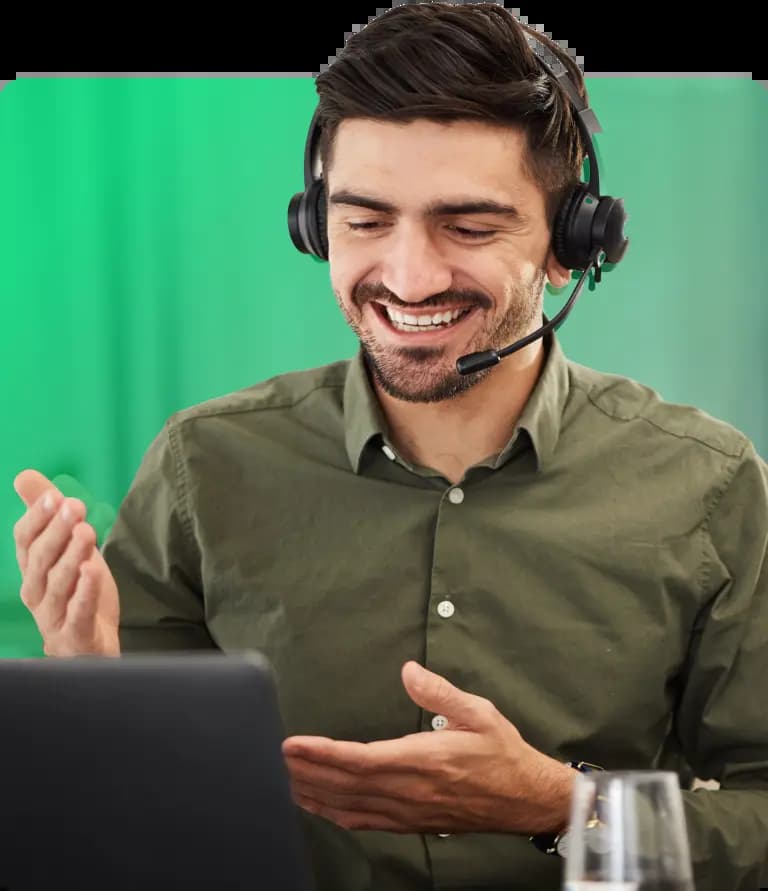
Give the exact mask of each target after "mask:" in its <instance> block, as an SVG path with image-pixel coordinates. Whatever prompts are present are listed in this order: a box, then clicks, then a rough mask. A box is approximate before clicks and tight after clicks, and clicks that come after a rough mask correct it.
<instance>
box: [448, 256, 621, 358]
mask: <svg viewBox="0 0 768 891" xmlns="http://www.w3.org/2000/svg"><path fill="white" fill-rule="evenodd" d="M604 256H605V255H604V253H603V250H602V248H599V249H598V250H597V251H595V253H594V256H593V257H592V259H591V260H590V261H589V263H588V264H587V268H586V269H585V270H584V272H582V274H581V277H580V278H579V281H578V283H577V285H576V287H575V288H574V289H573V292H572V294H571V296H570V297H569V298H568V302H567V303H566V304H565V306H564V307H563V308H562V309H561V310H560V312H559V313H558V314H557V315H556V316H555V317H554V318H553V319H552V320H551V321H549V322H547V323H546V324H545V325H542V326H541V328H538V329H537V330H536V331H534V332H533V333H532V334H528V335H527V336H526V337H523V338H521V339H520V340H516V341H515V342H514V343H513V344H511V345H510V346H508V347H504V349H503V350H482V351H481V352H479V353H469V355H467V356H461V357H460V358H459V359H458V360H457V362H456V370H457V371H458V372H459V374H471V373H472V372H473V371H483V369H485V368H490V367H491V366H492V365H496V364H498V363H499V362H501V360H502V359H503V358H504V357H505V356H509V355H510V354H511V353H516V352H517V351H518V350H521V349H522V348H523V347H526V346H528V344H529V343H533V341H534V340H537V339H538V338H539V337H543V336H544V335H545V334H547V333H548V332H549V331H557V329H558V328H559V327H560V326H561V325H562V324H563V322H564V321H565V320H566V319H567V318H568V313H569V312H570V311H571V309H572V308H573V304H574V303H575V302H576V298H577V297H578V296H579V294H580V293H581V289H582V287H583V285H584V282H585V281H586V278H587V276H588V275H589V273H590V272H591V271H592V270H593V269H594V270H595V281H598V282H599V281H600V267H601V266H602V263H603V259H604Z"/></svg>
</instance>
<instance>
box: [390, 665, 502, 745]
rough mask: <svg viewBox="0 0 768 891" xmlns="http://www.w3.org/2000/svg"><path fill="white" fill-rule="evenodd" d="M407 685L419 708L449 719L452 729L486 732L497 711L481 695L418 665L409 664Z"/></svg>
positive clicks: (404, 675)
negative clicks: (484, 730) (470, 691)
mask: <svg viewBox="0 0 768 891" xmlns="http://www.w3.org/2000/svg"><path fill="white" fill-rule="evenodd" d="M401 675H402V679H403V686H404V687H405V689H406V692H407V693H408V695H409V696H410V697H411V699H412V700H413V701H414V702H415V703H416V705H419V706H421V708H423V709H425V710H426V711H428V712H435V714H439V715H443V716H444V717H445V718H447V719H448V728H447V729H449V730H459V729H463V730H482V729H484V728H486V727H487V726H488V725H489V715H490V714H491V713H492V712H495V709H494V708H493V706H492V705H491V703H490V702H488V700H487V699H483V698H482V697H480V696H475V695H474V694H473V693H467V692H465V691H464V690H460V689H459V688H458V687H456V686H454V685H453V684H452V683H451V682H450V681H448V680H446V679H445V678H444V677H442V676H441V675H439V674H435V673H434V672H433V671H430V670H429V669H427V668H424V667H423V666H421V665H419V664H418V662H406V663H405V665H404V666H403V669H402V673H401Z"/></svg>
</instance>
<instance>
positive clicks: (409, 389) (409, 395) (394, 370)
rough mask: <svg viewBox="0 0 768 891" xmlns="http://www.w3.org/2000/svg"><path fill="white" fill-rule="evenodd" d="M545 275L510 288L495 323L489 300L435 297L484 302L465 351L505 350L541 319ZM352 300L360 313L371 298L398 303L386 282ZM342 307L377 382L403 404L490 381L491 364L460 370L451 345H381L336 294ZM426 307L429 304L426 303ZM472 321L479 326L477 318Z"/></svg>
mask: <svg viewBox="0 0 768 891" xmlns="http://www.w3.org/2000/svg"><path fill="white" fill-rule="evenodd" d="M544 282H545V273H544V272H543V271H540V272H539V273H538V274H537V276H536V278H535V280H534V282H533V284H531V285H528V286H521V285H516V286H511V287H510V289H509V291H510V293H509V300H508V308H507V312H506V313H505V315H504V317H503V318H502V319H501V320H500V321H498V322H496V323H494V322H493V320H492V319H491V317H490V315H489V314H488V312H489V308H490V306H491V304H490V301H489V300H488V298H487V297H486V296H485V295H483V294H480V293H476V292H472V291H445V292H443V293H442V294H441V295H439V296H436V297H435V298H434V299H433V301H432V303H433V304H434V305H435V306H437V305H440V304H444V305H457V306H458V305H461V304H466V303H471V304H472V305H474V304H478V305H479V310H478V311H479V313H480V314H481V316H482V323H481V327H480V329H479V330H478V331H477V332H476V333H475V335H474V336H473V337H472V339H471V340H470V341H469V342H468V343H467V345H466V348H465V349H464V350H463V353H462V354H463V355H466V354H469V353H474V352H479V351H481V350H489V349H493V350H501V349H502V348H503V347H505V346H508V345H509V344H511V343H514V342H515V341H517V340H519V339H520V338H522V337H525V336H526V334H528V333H529V332H530V331H531V330H532V329H533V328H534V326H537V325H538V324H539V322H540V320H541V317H542V294H543V287H544ZM352 299H353V301H354V304H355V307H356V308H357V310H358V313H361V312H362V307H363V305H364V304H365V303H367V302H369V301H370V300H373V299H376V300H384V301H387V300H391V302H392V304H393V305H396V306H399V305H400V304H399V302H398V301H397V299H396V298H392V295H391V292H389V291H388V290H387V289H386V288H385V287H383V286H382V285H369V284H366V285H364V286H360V287H359V288H356V289H354V290H353V293H352ZM337 300H338V303H339V307H340V309H341V311H342V313H343V315H344V317H345V319H346V321H347V324H348V325H349V326H350V328H351V329H352V331H353V332H354V333H355V335H356V336H357V339H358V341H359V342H360V347H361V350H362V357H363V360H364V362H365V364H366V367H367V368H368V371H369V373H370V374H371V375H373V377H374V379H375V381H376V382H377V383H378V385H379V386H380V387H381V388H382V389H383V390H384V392H385V393H387V394H388V395H390V396H392V397H394V398H395V399H400V400H402V401H404V402H442V401H444V400H446V399H453V398H455V397H457V396H459V395H461V394H462V393H466V392H468V391H469V390H471V389H472V388H473V387H476V386H477V385H478V384H479V383H480V382H481V381H483V380H485V378H487V377H488V375H489V374H491V372H492V371H493V366H492V367H491V368H486V369H483V370H481V371H475V372H472V373H471V374H459V372H458V371H457V370H456V359H458V358H459V356H458V355H457V356H455V357H451V356H450V355H449V354H447V353H448V350H449V349H450V347H449V346H442V345H441V346H435V347H425V346H421V347H395V346H391V345H390V346H384V345H382V344H381V343H379V342H378V341H377V340H376V339H375V337H374V336H373V335H372V334H371V332H370V331H368V330H365V331H364V330H362V328H361V325H360V322H359V321H358V318H357V317H353V316H352V315H351V313H350V311H349V309H348V307H346V306H345V304H344V303H343V302H342V300H341V299H340V298H339V295H338V294H337ZM422 305H427V306H428V305H430V303H429V302H427V301H425V302H424V303H423V304H422ZM473 324H477V323H476V322H473Z"/></svg>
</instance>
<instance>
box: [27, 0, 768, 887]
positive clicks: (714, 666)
mask: <svg viewBox="0 0 768 891" xmlns="http://www.w3.org/2000/svg"><path fill="white" fill-rule="evenodd" d="M525 33H526V29H525V28H523V26H522V25H521V24H520V23H519V22H518V21H517V20H516V19H514V18H513V17H512V16H511V15H510V14H509V13H508V12H507V11H506V10H504V9H503V8H501V7H499V6H497V5H494V4H479V5H476V6H472V5H467V6H462V7H455V6H451V5H448V4H440V3H435V4H421V5H412V6H403V7H398V8H396V9H393V10H391V11H388V12H387V13H385V14H383V15H382V16H380V17H379V18H378V19H376V20H375V21H374V22H372V23H371V24H369V25H368V26H367V27H366V28H364V29H362V30H361V31H360V32H359V33H357V34H355V35H353V36H352V37H351V38H350V40H349V41H348V43H347V46H346V48H345V51H344V52H343V53H342V54H341V56H340V57H339V59H338V60H337V61H336V62H335V63H334V64H333V65H332V66H330V67H329V68H328V70H327V71H325V72H324V73H323V74H322V75H320V76H319V77H318V78H317V86H318V93H319V94H320V109H321V111H322V114H323V120H324V124H325V126H324V134H325V137H326V138H330V137H332V139H331V140H330V141H328V142H324V144H323V148H322V151H323V180H324V188H325V190H326V196H327V224H326V226H327V240H328V259H329V261H330V277H331V282H332V285H333V290H334V293H335V294H336V297H337V299H338V302H339V307H340V309H341V312H342V313H343V316H344V318H345V319H346V321H347V323H348V324H349V325H350V327H351V328H352V330H353V331H354V332H355V334H356V335H357V336H358V338H359V341H360V346H361V348H360V352H359V354H358V355H357V356H355V357H354V358H353V359H352V360H340V361H338V362H336V363H333V364H331V365H329V366H326V367H323V368H318V369H314V370H311V371H302V372H296V373H293V374H285V375H281V376H279V377H276V378H273V379H271V380H268V381H264V382H262V383H259V384H257V385H255V386H253V387H250V388H248V389H245V390H243V391H240V392H237V393H234V394H231V395H229V396H226V397H222V398H220V399H216V400H212V401H210V402H207V403H205V404H203V405H200V406H196V407H192V408H189V409H186V410H184V411H179V412H178V413H176V414H175V415H174V416H173V417H171V418H170V419H169V420H168V422H167V423H166V425H165V426H164V427H163V429H162V431H161V432H160V433H159V434H158V436H157V438H156V439H155V440H154V442H153V443H152V444H151V445H150V447H149V449H148V451H147V453H146V455H145V457H144V460H143V461H142V464H141V467H140V468H139V470H138V473H137V476H136V479H135V480H134V482H133V485H132V486H131V489H130V491H129V492H128V494H127V496H126V498H125V500H124V502H123V504H122V505H121V509H120V513H119V516H118V518H117V521H116V523H115V525H114V527H113V530H112V532H111V534H110V537H109V539H108V541H107V542H106V544H105V546H104V548H103V552H102V553H100V552H99V550H98V549H97V548H96V547H95V535H94V533H93V530H92V529H91V527H90V526H89V524H88V523H87V521H86V518H85V517H84V509H83V505H82V503H81V502H78V501H77V500H76V499H64V510H63V511H62V512H58V513H56V512H55V509H56V508H57V506H58V505H59V504H61V502H62V498H61V496H60V495H59V494H58V493H56V492H55V491H52V490H51V486H50V484H49V483H48V481H47V480H45V479H44V478H42V477H41V476H40V475H39V474H37V473H36V472H35V471H33V470H28V471H25V472H23V473H22V474H20V475H19V477H18V478H17V481H16V486H17V490H18V491H19V494H20V495H21V497H22V498H23V499H24V501H25V503H26V504H27V505H28V510H27V512H26V513H25V515H24V517H22V519H21V520H20V521H19V523H18V524H17V527H16V530H15V535H16V543H17V553H18V559H19V565H20V568H21V571H22V577H23V583H22V588H21V596H22V599H23V601H24V603H25V604H26V605H27V606H28V608H29V609H30V610H31V611H32V613H33V615H34V617H35V621H36V622H37V624H38V627H39V629H40V632H41V635H42V637H43V640H44V643H45V652H46V653H47V654H48V655H50V656H59V657H66V656H70V655H73V654H76V653H101V654H107V655H112V656H118V655H119V654H120V653H121V652H128V651H139V650H171V649H192V648H209V647H218V648H221V649H222V650H240V649H243V648H255V649H258V650H261V651H262V652H264V653H265V654H266V655H267V657H268V658H269V659H270V660H271V662H272V664H273V666H274V668H275V672H276V677H277V681H278V686H279V695H280V700H281V707H282V709H283V716H284V721H285V725H286V729H287V732H288V734H289V739H287V740H286V742H285V747H284V751H285V755H286V759H287V763H288V765H289V768H290V770H291V774H292V781H293V788H294V794H295V798H296V801H297V803H298V804H299V805H300V806H301V808H302V809H303V811H302V812H303V814H304V815H305V818H306V821H307V829H308V838H309V839H310V842H311V849H312V853H313V857H314V863H315V873H316V876H317V879H318V886H319V888H321V889H334V891H343V889H354V891H364V889H370V891H385V889H387V891H388V889H403V891H411V889H414V891H415V889H426V888H433V887H442V888H449V887H450V888H461V889H473V888H478V889H479V888H484V889H488V888H505V889H522V888H526V889H528V888H530V889H537V891H545V889H556V888H559V887H560V877H561V871H562V862H563V861H562V859H561V858H560V857H559V856H557V855H554V856H553V855H548V854H546V853H543V852H542V851H541V850H539V847H540V846H541V845H539V846H537V845H536V844H533V843H532V842H531V837H534V838H535V839H537V840H539V842H540V841H541V840H542V839H544V840H546V839H547V838H550V839H551V838H554V837H556V836H557V834H558V833H559V832H560V831H561V830H563V829H564V828H565V827H566V824H567V821H568V814H569V807H570V795H571V789H572V786H573V781H574V777H575V776H576V771H575V770H574V769H573V767H571V766H569V764H568V763H567V762H579V761H587V762H592V763H594V764H597V765H599V766H601V767H603V768H608V769H620V768H637V769H648V768H652V767H656V766H659V765H667V764H669V765H672V764H674V765H677V766H678V767H679V770H680V773H681V777H690V776H691V775H692V776H697V777H700V778H703V779H714V780H716V781H717V782H718V783H719V785H720V788H719V789H697V790H695V791H694V790H693V789H689V788H685V789H684V791H683V795H684V799H685V809H686V817H687V821H688V832H689V838H690V844H691V853H692V859H693V865H694V870H695V878H696V887H697V889H698V891H726V889H728V891H747V889H755V888H757V887H759V884H760V879H761V876H763V877H764V878H763V880H765V879H768V870H766V865H767V864H768V709H767V708H766V704H765V701H766V700H765V695H764V692H763V691H764V684H765V677H766V674H768V568H767V567H768V563H767V562H766V559H767V558H766V543H767V542H768V469H767V468H766V465H765V463H764V461H763V460H762V459H761V458H760V457H759V456H758V455H757V454H756V451H755V448H754V446H753V445H752V444H751V443H750V442H749V441H748V440H747V438H746V437H745V436H744V435H743V434H742V433H740V432H739V431H737V430H734V429H733V428H732V427H731V426H729V425H727V424H725V423H723V422H720V421H718V420H716V419H713V418H710V417H708V416H706V415H705V414H703V413H701V412H699V411H697V410H695V409H692V408H687V407H682V406H674V405H669V404H666V403H664V402H663V401H662V400H661V399H660V398H659V397H658V396H657V394H655V393H654V392H653V391H652V390H650V389H648V388H646V387H644V386H642V385H641V384H639V383H636V382H634V381H631V380H627V379H624V378H621V377H619V376H613V375H607V374H603V373H599V372H597V371H594V370H591V369H589V368H585V367H582V366H579V365H576V364H575V363H572V362H570V361H569V360H567V358H566V357H565V356H564V355H563V353H562V351H561V348H560V346H559V343H558V341H557V339H556V338H555V337H554V336H553V335H552V334H551V332H550V333H549V334H548V335H547V336H546V337H544V338H537V339H535V340H532V341H531V343H530V344H529V345H528V346H526V347H524V348H522V349H519V350H518V351H516V352H515V353H513V354H512V355H510V356H508V357H507V358H505V359H503V360H502V361H501V362H500V363H499V364H498V365H496V366H494V367H492V368H487V369H485V370H483V371H480V372H473V373H471V374H467V375H462V374H459V373H458V371H457V367H456V365H457V361H458V360H459V358H460V357H462V356H464V355H467V354H469V353H472V352H475V351H480V350H484V349H497V350H498V349H501V348H502V347H504V346H505V345H507V344H509V343H511V342H513V341H516V340H518V339H520V338H522V337H525V336H526V335H528V334H529V333H532V332H534V331H536V330H537V329H538V328H539V326H540V325H541V320H542V314H543V313H542V296H543V289H544V286H545V284H547V283H549V284H550V285H551V286H554V287H557V288H560V287H563V286H564V285H566V284H567V283H568V281H569V279H570V276H571V272H572V270H571V269H570V268H568V267H567V266H565V265H563V263H562V262H561V259H559V255H558V253H557V252H556V251H554V250H553V246H552V245H553V230H554V229H556V225H557V224H556V222H555V221H556V219H557V217H556V211H557V209H558V207H559V206H560V205H561V203H562V201H563V200H564V196H566V195H567V194H568V192H569V189H570V188H571V187H572V186H573V185H574V183H575V182H577V181H578V178H579V173H580V170H581V164H582V160H583V150H584V147H583V145H582V144H581V143H580V141H579V136H578V131H577V129H576V124H575V120H574V116H573V113H572V111H571V110H570V108H569V105H568V99H567V96H566V95H565V94H564V93H563V91H562V89H561V88H560V87H558V86H557V85H556V84H554V83H553V81H552V79H551V78H549V77H548V76H547V74H546V73H545V72H544V71H543V70H542V68H541V67H540V66H539V65H538V63H537V60H536V58H535V56H534V54H533V53H532V51H531V48H530V46H529V45H528V42H527V40H526V37H525ZM539 37H540V39H542V40H545V38H543V37H541V35H539ZM549 45H550V47H551V49H552V51H553V52H555V53H556V54H557V55H558V57H559V58H560V59H561V61H562V62H563V64H565V65H566V66H567V68H568V70H569V72H570V73H571V75H572V76H573V77H574V78H578V76H579V70H578V68H577V67H576V66H575V63H574V62H573V60H572V59H571V58H570V56H568V54H567V53H566V52H564V51H563V50H562V49H560V48H559V47H558V46H557V45H556V44H554V43H551V42H550V43H549ZM579 88H580V90H581V91H582V93H581V94H582V96H585V95H586V91H585V90H584V87H583V82H581V81H579ZM417 326H418V328H417ZM44 493H46V494H44ZM47 499H49V502H50V503H47ZM65 511H66V513H65ZM421 666H425V668H422V667H421Z"/></svg>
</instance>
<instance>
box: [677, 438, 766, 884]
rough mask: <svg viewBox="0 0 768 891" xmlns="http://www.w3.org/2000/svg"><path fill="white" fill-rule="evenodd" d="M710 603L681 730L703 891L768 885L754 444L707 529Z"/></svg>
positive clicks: (762, 598)
mask: <svg viewBox="0 0 768 891" xmlns="http://www.w3.org/2000/svg"><path fill="white" fill-rule="evenodd" d="M702 533H703V535H702V543H703V547H704V548H705V555H706V559H705V562H704V579H703V585H702V587H703V590H704V591H705V592H707V594H706V601H705V603H704V604H703V606H702V609H701V610H700V613H699V616H698V619H697V622H696V627H695V631H694V634H693V635H692V638H691V646H690V650H689V657H688V662H687V666H686V672H685V676H684V686H683V688H682V693H681V699H680V703H679V709H678V723H677V734H678V737H679V739H680V741H681V743H682V748H683V751H684V753H685V756H686V759H687V761H688V763H689V764H690V766H691V768H692V769H693V772H694V774H695V776H696V777H698V778H699V779H702V780H716V781H717V783H719V788H714V789H712V788H700V789H695V790H693V789H691V790H685V791H684V792H683V798H684V807H685V814H686V821H687V828H688V836H689V843H690V847H691V858H692V861H693V867H694V879H695V882H696V889H697V891H726V889H727V891H758V889H762V888H768V467H767V466H766V463H765V462H764V461H763V460H762V459H761V458H760V456H759V455H758V454H757V453H756V451H755V449H754V447H753V446H752V445H751V444H750V443H747V444H746V445H745V448H744V450H743V452H742V453H741V455H740V456H739V457H738V459H735V460H734V461H733V462H732V463H731V464H730V465H729V468H728V474H727V478H726V480H725V481H724V483H723V485H722V486H721V488H720V491H719V492H718V493H717V494H716V497H715V499H714V503H713V504H712V506H711V507H710V511H709V514H708V517H707V521H706V523H705V525H704V528H703V530H702Z"/></svg>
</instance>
